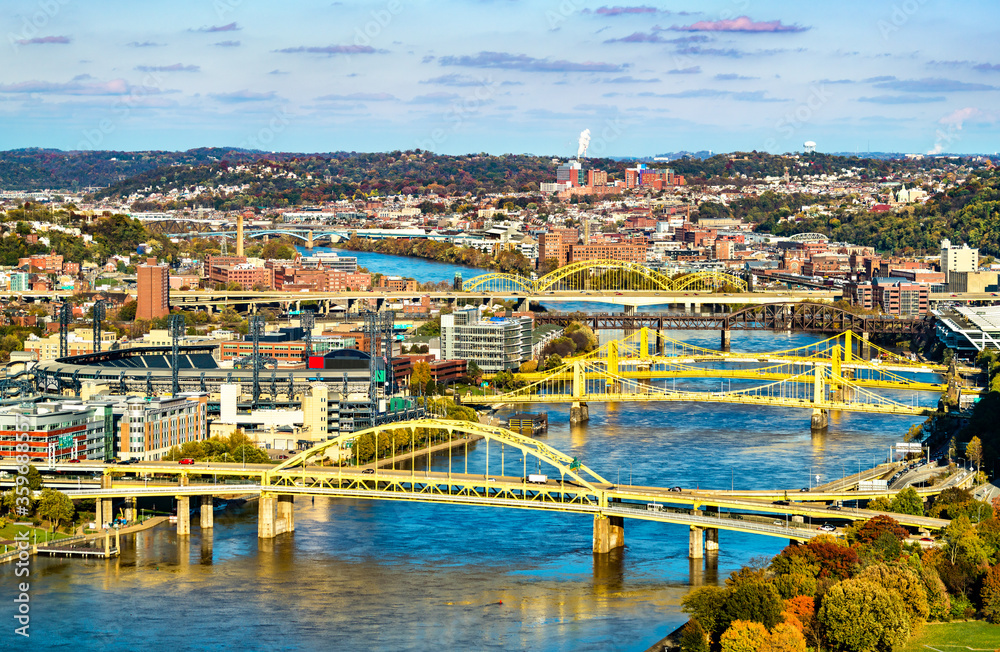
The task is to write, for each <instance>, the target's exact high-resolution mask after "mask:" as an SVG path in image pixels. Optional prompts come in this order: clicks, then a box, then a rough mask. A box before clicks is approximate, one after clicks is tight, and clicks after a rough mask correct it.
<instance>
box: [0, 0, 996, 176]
mask: <svg viewBox="0 0 1000 652" xmlns="http://www.w3.org/2000/svg"><path fill="white" fill-rule="evenodd" d="M4 4H5V8H6V9H7V11H5V12H4V14H5V18H4V25H3V27H4V39H3V43H0V119H2V125H3V128H2V129H0V148H2V149H10V148H17V147H55V148H60V149H119V150H139V149H170V150H173V149H187V148H191V147H200V146H233V147H238V146H242V147H251V148H257V149H264V150H279V151H307V152H325V151H334V150H348V151H350V150H356V151H383V150H392V149H412V148H417V147H420V148H423V149H430V150H433V151H436V152H441V153H450V154H456V153H468V152H480V151H486V152H491V153H505V152H516V153H534V154H553V155H562V156H566V155H570V154H573V153H575V151H576V142H577V137H578V134H579V133H580V132H581V131H582V130H584V129H590V130H591V132H592V134H593V140H592V142H591V149H590V153H591V155H594V156H598V155H608V156H633V155H634V156H642V155H653V154H658V153H661V152H669V151H678V150H683V149H687V150H701V149H712V150H715V151H731V150H751V149H757V150H767V151H771V152H785V151H794V150H800V149H801V147H802V143H803V141H806V140H813V141H816V142H817V143H818V149H819V150H820V151H855V150H860V151H862V152H863V151H865V150H866V149H868V148H870V149H871V150H873V151H902V152H930V151H943V152H957V153H992V152H994V151H996V150H998V149H1000V123H998V120H1000V51H998V50H997V47H996V24H997V20H998V19H1000V7H998V6H997V5H996V3H995V1H992V0H989V1H988V0H968V1H967V2H963V3H961V4H960V5H956V4H954V3H946V2H943V1H941V0H896V1H893V2H890V1H883V0H869V1H867V2H857V1H853V0H845V1H843V2H839V3H826V2H824V3H819V2H776V1H769V0H725V1H720V2H716V1H710V2H701V3H699V2H691V1H688V2H683V3H682V2H631V3H630V2H628V0H622V1H621V2H620V3H617V4H615V3H602V2H590V1H588V0H537V1H530V2H529V1H528V0H479V1H476V0H436V1H434V2H431V1H429V0H378V1H376V2H367V1H363V0H357V1H354V0H343V1H341V2H330V1H325V2H320V1H315V2H314V1H310V0H305V1H296V0H289V1H286V2H281V3H278V2H265V1H264V0H172V1H171V2H161V1H158V0H157V1H143V2H136V1H135V0H130V1H123V0H105V1H102V0H94V1H90V2H84V1H83V0H31V1H26V0H8V1H7V2H5V3H4Z"/></svg>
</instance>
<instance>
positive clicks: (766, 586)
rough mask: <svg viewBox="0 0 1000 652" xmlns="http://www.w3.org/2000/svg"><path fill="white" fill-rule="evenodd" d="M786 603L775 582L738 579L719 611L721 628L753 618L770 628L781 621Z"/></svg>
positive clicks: (754, 620) (752, 619)
mask: <svg viewBox="0 0 1000 652" xmlns="http://www.w3.org/2000/svg"><path fill="white" fill-rule="evenodd" d="M784 608H785V603H784V601H782V599H781V595H779V593H778V589H777V588H775V586H774V584H772V583H771V582H769V581H766V580H763V579H756V578H753V579H747V580H742V581H738V582H736V583H735V585H734V586H733V587H732V588H731V589H730V591H729V594H728V595H727V596H726V601H725V602H724V603H723V605H722V609H721V611H720V612H719V625H720V629H721V628H725V627H728V625H729V623H733V622H735V621H738V620H751V621H753V622H757V623H761V624H762V625H763V626H764V627H766V628H768V629H770V628H771V627H774V626H775V625H777V624H778V623H779V622H781V612H782V611H784Z"/></svg>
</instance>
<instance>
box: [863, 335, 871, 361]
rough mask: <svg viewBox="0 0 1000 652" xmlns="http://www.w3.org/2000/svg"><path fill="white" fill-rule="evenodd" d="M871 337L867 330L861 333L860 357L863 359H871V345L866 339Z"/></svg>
mask: <svg viewBox="0 0 1000 652" xmlns="http://www.w3.org/2000/svg"><path fill="white" fill-rule="evenodd" d="M869 337H871V336H870V335H869V334H868V332H867V331H865V332H864V333H862V334H861V358H862V359H864V360H871V357H872V347H871V344H870V343H869V341H868V338H869Z"/></svg>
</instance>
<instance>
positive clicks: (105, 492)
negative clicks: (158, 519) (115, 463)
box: [63, 484, 260, 498]
mask: <svg viewBox="0 0 1000 652" xmlns="http://www.w3.org/2000/svg"><path fill="white" fill-rule="evenodd" d="M185 489H188V490H191V489H194V490H198V491H201V490H203V489H217V490H219V492H220V493H232V492H234V491H259V490H260V485H259V484H197V485H186V486H181V485H172V486H170V487H140V486H134V487H121V488H118V489H89V490H88V489H76V490H74V489H70V490H67V491H64V492H63V493H64V494H66V495H67V496H69V497H70V498H72V497H73V496H79V495H87V496H95V495H96V496H126V495H132V494H136V495H140V494H141V495H145V496H164V495H166V496H169V495H172V494H176V493H178V492H181V493H183V492H184V490H185Z"/></svg>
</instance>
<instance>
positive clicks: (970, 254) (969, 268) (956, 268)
mask: <svg viewBox="0 0 1000 652" xmlns="http://www.w3.org/2000/svg"><path fill="white" fill-rule="evenodd" d="M978 270H979V249H973V248H971V247H969V245H967V244H964V243H963V244H962V246H961V247H956V246H954V245H952V244H951V241H950V240H942V241H941V273H942V274H944V280H945V283H951V274H952V273H953V272H975V271H978Z"/></svg>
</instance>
